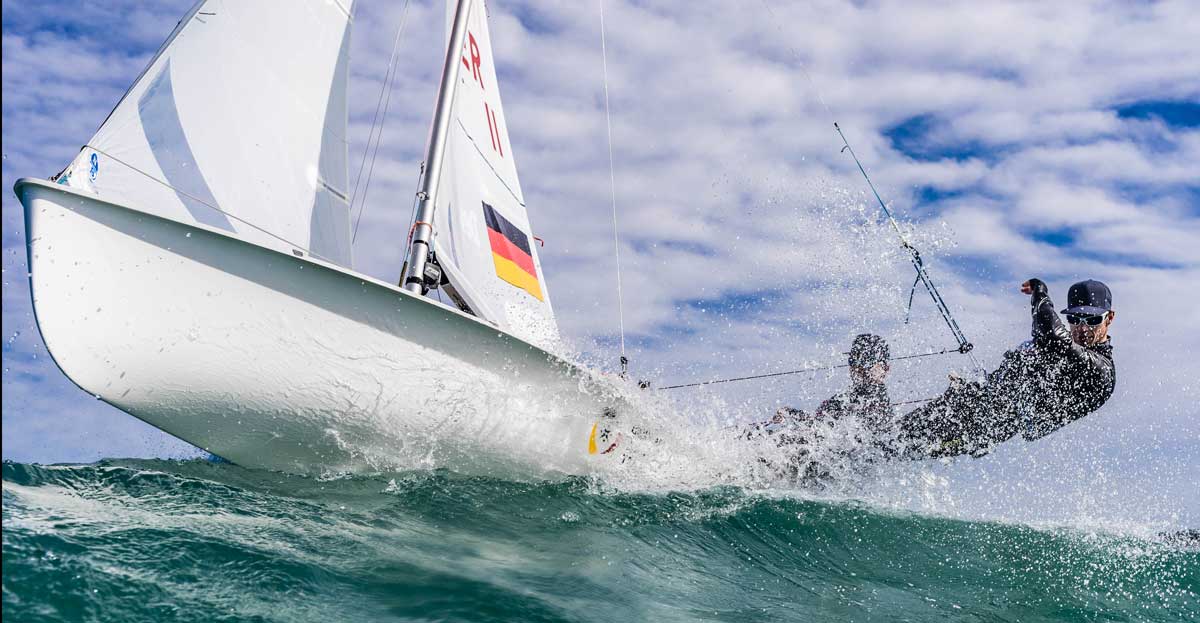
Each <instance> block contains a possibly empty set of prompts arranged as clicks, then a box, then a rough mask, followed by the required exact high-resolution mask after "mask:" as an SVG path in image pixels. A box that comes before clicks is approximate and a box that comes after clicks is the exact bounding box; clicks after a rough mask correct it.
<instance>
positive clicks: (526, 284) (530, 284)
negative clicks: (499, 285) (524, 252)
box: [492, 253, 546, 301]
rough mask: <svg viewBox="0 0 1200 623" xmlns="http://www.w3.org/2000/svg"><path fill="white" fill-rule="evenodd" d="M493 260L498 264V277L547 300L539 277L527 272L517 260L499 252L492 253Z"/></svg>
mask: <svg viewBox="0 0 1200 623" xmlns="http://www.w3.org/2000/svg"><path fill="white" fill-rule="evenodd" d="M492 261H493V262H495V264H496V276H497V277H500V278H501V279H503V280H505V281H507V282H509V283H511V284H513V285H514V286H517V287H518V288H521V289H522V290H524V291H526V292H528V293H530V294H532V295H533V297H534V298H536V299H537V300H539V301H544V300H546V299H544V298H542V286H541V284H539V283H538V280H537V277H534V276H533V275H531V274H529V273H527V272H525V269H524V268H521V267H520V266H518V265H517V263H516V262H514V261H512V260H510V259H508V258H506V257H504V256H502V255H500V254H499V253H492Z"/></svg>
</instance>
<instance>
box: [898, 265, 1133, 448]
mask: <svg viewBox="0 0 1200 623" xmlns="http://www.w3.org/2000/svg"><path fill="white" fill-rule="evenodd" d="M1038 285H1039V286H1040V287H1038V288H1037V289H1035V291H1034V293H1033V296H1032V297H1030V304H1031V307H1032V315H1033V340H1032V341H1031V342H1027V343H1026V345H1025V347H1023V348H1018V349H1017V350H1011V351H1008V352H1007V353H1005V354H1004V361H1003V362H1002V363H1001V364H1000V367H999V368H997V369H996V370H995V371H994V372H992V373H990V374H988V375H987V381H986V382H985V383H983V384H980V383H975V382H960V383H956V384H953V385H951V386H950V388H949V389H947V390H946V393H944V394H942V395H941V396H939V397H938V398H936V399H934V400H933V401H930V402H929V403H928V404H926V405H925V406H923V407H921V408H919V409H917V410H915V411H912V412H910V413H908V414H906V415H904V416H902V417H901V419H900V421H899V423H898V429H899V430H900V441H901V443H902V445H903V451H904V453H905V455H906V456H908V457H909V458H916V459H920V458H930V457H942V456H958V455H962V454H971V455H974V456H981V455H983V454H986V453H987V451H988V450H989V449H990V448H991V446H993V445H995V444H998V443H1001V442H1004V441H1007V440H1008V439H1011V438H1012V437H1014V436H1015V435H1016V434H1017V433H1018V432H1020V433H1022V436H1023V437H1024V438H1025V439H1026V440H1027V441H1033V440H1035V439H1038V438H1041V437H1043V436H1045V435H1048V434H1050V433H1052V432H1054V431H1056V430H1058V429H1060V428H1062V427H1063V426H1066V425H1067V424H1069V423H1071V422H1074V421H1075V420H1078V419H1079V418H1081V417H1083V416H1085V415H1087V414H1089V413H1091V412H1092V411H1095V410H1096V409H1099V408H1100V406H1101V405H1103V404H1104V403H1105V402H1106V401H1107V400H1108V399H1109V397H1110V396H1112V393H1113V388H1114V387H1115V386H1116V380H1117V371H1116V366H1115V365H1114V364H1113V357H1112V351H1113V348H1112V343H1111V341H1110V340H1105V341H1104V342H1103V343H1100V344H1096V345H1095V346H1081V345H1079V344H1076V343H1075V342H1074V341H1073V340H1072V339H1071V333H1070V331H1069V330H1068V329H1067V327H1066V326H1065V325H1064V324H1063V322H1062V320H1061V319H1060V318H1059V316H1058V313H1057V312H1055V310H1054V303H1053V302H1051V300H1050V296H1049V294H1047V292H1046V291H1045V286H1044V285H1042V284H1040V283H1039V284H1038Z"/></svg>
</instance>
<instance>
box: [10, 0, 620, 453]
mask: <svg viewBox="0 0 1200 623" xmlns="http://www.w3.org/2000/svg"><path fill="white" fill-rule="evenodd" d="M352 8H353V7H352V0H308V1H304V2H298V1H296V0H254V1H247V2H221V1H220V0H202V1H201V2H199V3H198V4H196V5H195V6H194V7H193V8H192V9H191V10H190V11H189V12H188V13H187V14H186V15H185V16H184V18H183V19H182V20H180V22H179V24H178V25H177V26H176V28H175V29H174V31H173V32H172V33H171V34H170V36H169V37H168V39H167V40H166V42H165V43H164V44H163V46H162V47H161V48H160V50H159V51H158V53H157V54H156V55H155V56H154V58H153V59H152V60H151V62H150V64H149V65H148V66H147V67H146V69H145V70H144V71H143V72H142V74H141V75H140V76H139V77H138V78H137V80H136V81H134V83H133V85H132V86H131V87H130V88H129V90H128V92H127V93H125V95H124V96H123V98H122V99H121V100H120V101H119V103H117V105H116V107H115V108H114V109H113V110H112V112H111V113H110V114H109V116H108V118H107V119H106V120H105V121H104V122H103V123H102V124H101V125H100V128H99V130H98V131H97V132H96V133H95V135H94V136H92V137H91V139H90V140H88V141H87V144H86V145H85V146H84V147H83V148H82V149H81V151H80V152H79V153H78V155H77V156H76V157H75V159H74V160H73V161H72V162H71V163H70V164H69V165H68V166H67V167H66V168H65V169H64V170H63V171H62V172H61V173H60V174H58V175H57V176H55V177H54V178H52V179H50V180H43V179H30V178H25V179H21V180H19V181H17V183H16V186H15V190H16V194H17V196H18V197H19V198H20V201H21V203H22V205H23V206H24V211H25V223H26V237H27V241H28V248H27V251H28V262H29V270H30V282H31V291H32V297H33V307H34V310H35V316H36V320H37V325H38V328H39V330H40V332H41V334H42V337H43V339H44V341H45V344H46V347H47V349H48V350H49V352H50V354H51V355H52V357H53V359H54V361H55V362H56V364H57V365H58V366H59V368H61V370H62V371H63V373H64V374H66V376H67V377H69V378H70V379H71V380H72V381H73V382H74V383H75V384H76V385H78V386H79V387H80V388H82V389H83V390H84V391H86V392H88V393H89V394H92V395H94V396H95V397H96V398H97V399H99V400H102V401H104V402H107V403H109V404H111V405H113V406H115V407H117V408H119V409H121V410H122V411H125V412H127V413H129V414H132V415H133V416H135V417H137V418H140V419H141V420H144V421H145V422H148V423H149V424H151V425H153V426H155V427H157V428H159V429H162V430H163V431H166V432H167V433H170V434H171V435H174V436H176V437H178V438H180V439H183V440H185V441H187V442H189V443H191V444H194V445H196V446H198V447H200V448H202V449H205V450H207V451H209V452H211V453H213V454H215V455H218V456H220V457H223V458H225V459H227V460H229V461H232V462H234V463H236V464H239V465H243V466H246V467H250V468H263V469H272V470H281V471H287V472H295V473H306V474H313V473H328V472H344V471H362V470H386V469H392V468H397V467H399V468H403V467H408V466H412V465H414V464H421V465H435V466H448V467H451V468H454V469H458V470H461V471H465V472H470V473H489V474H506V475H508V474H514V475H517V476H521V477H538V476H542V475H546V474H564V473H565V474H582V473H589V472H591V471H592V470H594V469H596V467H597V465H598V464H601V463H602V462H603V461H612V460H614V457H616V456H617V455H618V453H617V452H614V451H613V450H614V448H615V444H616V443H617V436H615V435H612V434H610V433H609V431H608V430H607V427H606V426H605V424H604V422H605V419H606V417H611V416H612V415H613V414H615V413H619V412H621V411H623V410H626V409H628V408H629V402H628V398H627V396H628V395H627V394H625V393H624V392H625V391H626V390H625V389H623V385H621V384H620V383H618V382H616V381H615V380H614V379H613V378H611V377H607V376H605V375H601V374H599V373H596V372H593V371H591V370H588V369H587V368H584V367H582V366H580V365H578V364H577V363H575V362H573V361H572V360H571V359H569V358H568V357H565V356H562V355H560V354H557V353H558V352H559V351H560V348H561V347H559V337H558V328H557V324H556V321H555V316H554V311H553V308H552V306H551V302H550V294H549V292H548V291H547V288H546V280H545V278H544V273H543V270H542V265H541V261H540V259H539V257H538V249H537V246H536V245H535V244H533V233H532V229H531V225H530V221H529V215H528V211H527V209H526V205H525V200H524V196H523V194H522V191H521V185H520V182H519V179H518V175H517V168H516V165H515V162H514V159H513V153H512V152H513V149H512V145H511V143H510V141H509V135H508V131H507V127H508V126H507V123H506V120H505V116H504V109H503V106H502V105H501V100H500V93H499V86H498V82H497V77H496V68H495V65H494V59H493V56H492V45H491V37H490V33H489V29H488V21H487V14H486V7H485V6H484V3H483V0H457V1H456V2H454V3H453V4H452V5H451V6H450V7H448V11H447V13H448V17H449V19H448V22H449V28H448V33H449V36H448V45H447V53H446V57H445V63H444V67H443V74H442V79H441V86H440V90H439V94H438V98H437V104H436V107H435V110H434V114H433V121H432V126H431V131H430V134H429V139H428V146H427V150H426V158H425V166H424V172H423V176H422V179H421V182H420V186H419V188H418V191H417V210H416V218H415V219H414V222H413V227H412V230H411V233H410V234H409V236H410V240H411V242H410V243H409V252H408V260H407V262H406V263H405V267H404V270H403V275H402V278H401V283H400V284H399V285H393V284H390V283H387V282H384V281H381V280H379V279H375V278H372V277H370V276H367V275H365V274H362V273H360V272H356V271H355V270H354V269H353V260H352V245H351V217H350V203H349V199H348V196H347V195H348V193H347V190H348V189H347V186H348V180H349V176H348V172H347V139H346V122H347V102H346V99H347V77H348V61H349V59H348V50H349V40H350V31H351V26H352V21H353V17H352V16H353V12H352ZM297 42H303V43H302V44H299V45H298V44H297ZM431 288H433V289H436V288H440V289H441V290H442V291H444V292H445V293H447V294H448V296H449V298H450V300H451V301H452V302H453V304H445V303H442V302H439V301H438V300H434V299H433V298H431V297H429V296H426V294H427V293H428V292H429V290H430V289H431ZM610 437H611V438H610Z"/></svg>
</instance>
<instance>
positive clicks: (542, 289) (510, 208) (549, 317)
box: [433, 1, 558, 346]
mask: <svg viewBox="0 0 1200 623" xmlns="http://www.w3.org/2000/svg"><path fill="white" fill-rule="evenodd" d="M456 4H457V3H455V2H448V3H447V5H448V6H447V9H448V15H447V23H448V24H453V21H454V12H455V9H456ZM465 5H466V7H467V9H466V10H469V11H470V14H469V16H468V19H467V31H466V33H465V35H464V37H463V47H462V50H461V63H462V64H461V66H459V67H458V80H457V81H456V83H455V84H454V85H453V88H454V93H453V94H452V97H453V98H454V100H453V109H452V114H451V123H450V128H449V134H448V136H447V139H446V141H447V143H446V147H445V152H444V153H445V155H444V158H445V160H444V161H443V165H442V169H441V177H440V179H438V180H435V188H436V191H435V193H434V197H435V202H434V222H433V230H434V241H433V250H434V253H435V255H436V257H437V260H438V263H439V264H440V265H441V266H442V268H443V270H445V272H446V274H447V278H448V279H449V280H450V282H451V284H452V285H453V286H454V289H455V291H456V292H457V293H458V294H459V295H460V296H461V297H462V298H463V299H464V301H465V302H466V303H467V304H468V305H469V306H470V307H471V309H472V311H474V312H475V313H476V314H478V315H479V316H481V317H483V318H485V319H487V320H490V321H492V322H495V323H496V324H498V325H499V326H500V327H501V328H502V329H504V330H506V331H508V332H510V333H512V334H514V335H517V336H518V337H521V338H523V339H526V340H528V341H530V342H533V343H535V344H539V345H542V346H546V345H549V343H551V342H553V341H555V340H557V338H558V326H557V324H556V322H555V319H554V311H553V309H552V307H551V305H550V295H549V293H548V292H547V291H546V280H545V278H544V276H543V273H542V266H541V261H540V260H539V259H538V243H537V241H536V240H535V239H534V237H533V233H532V229H531V227H530V223H529V215H528V212H527V211H526V208H525V199H524V196H523V195H522V193H521V183H520V181H519V180H518V178H517V167H516V162H515V160H514V157H513V153H512V144H511V143H510V142H509V139H508V124H507V121H506V119H505V117H504V108H503V106H502V105H501V103H500V91H499V85H498V83H497V81H496V66H495V62H494V57H493V55H492V44H491V35H490V34H489V32H488V23H487V10H486V6H485V5H484V3H483V2H482V1H474V2H467V3H465ZM448 39H449V38H448Z"/></svg>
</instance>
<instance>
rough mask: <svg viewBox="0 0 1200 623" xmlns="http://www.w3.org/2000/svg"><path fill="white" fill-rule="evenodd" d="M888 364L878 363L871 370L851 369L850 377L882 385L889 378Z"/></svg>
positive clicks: (855, 367) (853, 367)
mask: <svg viewBox="0 0 1200 623" xmlns="http://www.w3.org/2000/svg"><path fill="white" fill-rule="evenodd" d="M889 369H890V368H889V367H888V364H887V362H881V363H877V364H875V365H873V366H871V367H869V368H860V367H857V366H851V367H850V377H851V378H852V379H853V378H860V379H863V380H867V381H871V382H873V383H882V382H883V380H884V379H886V378H887V375H888V370H889Z"/></svg>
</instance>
